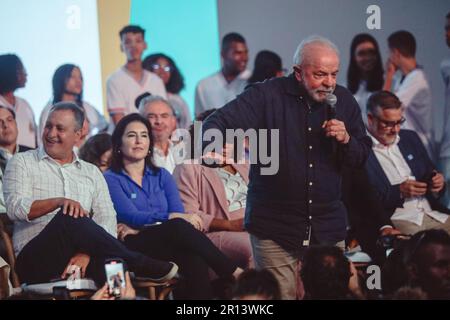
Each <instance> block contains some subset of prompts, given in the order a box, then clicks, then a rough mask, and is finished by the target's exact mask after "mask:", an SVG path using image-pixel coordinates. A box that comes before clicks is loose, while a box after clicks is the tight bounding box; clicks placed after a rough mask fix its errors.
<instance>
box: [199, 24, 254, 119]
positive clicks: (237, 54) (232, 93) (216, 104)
mask: <svg viewBox="0 0 450 320" xmlns="http://www.w3.org/2000/svg"><path fill="white" fill-rule="evenodd" d="M220 55H221V57H222V62H223V66H222V69H221V70H219V71H218V72H216V73H214V74H213V75H211V76H209V77H207V78H205V79H202V80H200V82H199V83H198V85H197V88H196V90H195V114H196V115H199V114H200V113H202V112H204V111H206V110H209V109H213V108H221V107H222V106H223V105H225V104H226V103H227V102H229V101H231V100H233V99H234V98H236V96H237V95H238V94H240V93H241V92H242V91H244V89H245V86H246V85H247V79H248V78H249V77H250V71H249V70H246V67H247V62H248V48H247V44H246V42H245V39H244V37H242V36H241V35H240V34H238V33H229V34H227V35H226V36H225V37H223V39H222V50H221V53H220Z"/></svg>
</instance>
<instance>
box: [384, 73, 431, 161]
mask: <svg viewBox="0 0 450 320" xmlns="http://www.w3.org/2000/svg"><path fill="white" fill-rule="evenodd" d="M393 88H394V93H395V94H396V95H397V97H398V98H399V99H400V101H401V102H402V103H403V105H404V106H405V119H406V122H405V123H404V125H403V127H402V128H403V129H409V130H413V131H415V132H416V133H417V134H418V135H419V138H420V140H422V142H423V144H424V145H425V148H426V149H427V152H428V155H429V156H430V159H431V160H434V159H435V154H434V145H433V120H432V104H431V90H430V86H429V84H428V80H427V78H426V76H425V73H424V72H423V70H422V69H420V68H416V69H414V70H413V71H411V72H410V73H408V74H407V75H406V76H405V78H404V79H403V81H401V76H400V73H398V74H397V75H396V77H395V79H394V85H393Z"/></svg>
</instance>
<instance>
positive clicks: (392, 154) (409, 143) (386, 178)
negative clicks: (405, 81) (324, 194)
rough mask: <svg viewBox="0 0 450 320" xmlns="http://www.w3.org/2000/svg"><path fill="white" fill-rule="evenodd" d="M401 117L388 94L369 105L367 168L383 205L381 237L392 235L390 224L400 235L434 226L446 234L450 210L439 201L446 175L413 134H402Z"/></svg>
mask: <svg viewBox="0 0 450 320" xmlns="http://www.w3.org/2000/svg"><path fill="white" fill-rule="evenodd" d="M403 113H404V108H403V106H402V103H401V102H400V100H399V98H398V97H397V96H395V95H394V94H393V93H390V92H387V91H380V92H377V93H374V94H373V95H372V96H371V97H370V98H369V101H368V103H367V119H368V126H367V129H368V131H369V133H370V136H371V137H372V142H373V146H372V150H371V151H370V153H369V157H368V159H367V164H366V170H367V173H368V175H369V179H370V182H371V184H372V185H373V187H374V189H375V190H376V192H377V196H378V197H379V198H380V200H381V201H382V204H383V207H384V212H380V216H381V220H382V221H383V223H382V224H384V226H383V227H382V229H384V230H382V234H389V233H392V226H394V227H395V228H396V229H397V230H399V231H400V232H401V233H403V234H415V233H417V232H418V231H422V230H427V229H432V228H435V229H444V230H446V231H447V232H450V219H448V215H449V214H450V210H449V209H447V208H446V207H445V206H444V205H442V204H441V203H440V198H441V197H442V195H443V194H444V191H445V183H444V177H443V175H442V174H441V173H439V172H437V171H436V169H435V167H434V165H433V163H432V162H431V160H430V158H429V157H428V155H427V153H426V151H425V147H424V145H423V144H422V142H421V141H420V139H419V136H418V135H417V133H416V132H414V131H411V130H400V126H401V124H402V123H404V121H405V118H404V117H403Z"/></svg>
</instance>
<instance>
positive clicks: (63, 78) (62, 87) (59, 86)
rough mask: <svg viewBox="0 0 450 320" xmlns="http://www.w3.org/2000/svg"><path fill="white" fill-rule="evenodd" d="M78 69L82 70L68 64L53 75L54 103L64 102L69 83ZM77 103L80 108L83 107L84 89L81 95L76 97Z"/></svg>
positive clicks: (60, 67)
mask: <svg viewBox="0 0 450 320" xmlns="http://www.w3.org/2000/svg"><path fill="white" fill-rule="evenodd" d="M75 68H77V69H78V70H80V73H81V69H80V67H78V66H76V65H74V64H71V63H67V64H63V65H62V66H59V67H58V69H56V71H55V73H54V74H53V79H52V84H53V103H58V102H60V101H61V100H62V96H63V94H64V93H65V91H66V85H67V81H69V79H70V77H71V75H72V71H73V69H75ZM76 102H77V104H78V106H82V105H83V89H81V93H80V94H79V95H78V96H77V97H76Z"/></svg>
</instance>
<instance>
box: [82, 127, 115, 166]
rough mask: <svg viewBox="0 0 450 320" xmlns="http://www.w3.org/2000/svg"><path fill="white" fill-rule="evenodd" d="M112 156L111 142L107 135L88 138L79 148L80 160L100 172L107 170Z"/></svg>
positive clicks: (100, 134) (102, 134)
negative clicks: (93, 166)
mask: <svg viewBox="0 0 450 320" xmlns="http://www.w3.org/2000/svg"><path fill="white" fill-rule="evenodd" d="M111 155H112V141H111V136H110V135H109V134H108V133H99V134H96V135H95V136H92V137H90V138H89V139H88V140H87V141H86V142H85V143H84V144H83V146H82V147H81V148H80V154H79V156H80V158H81V159H82V160H84V161H86V162H89V163H92V164H93V165H95V166H97V167H98V168H99V169H100V170H101V171H102V172H105V171H106V170H108V169H109V166H110V163H111Z"/></svg>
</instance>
